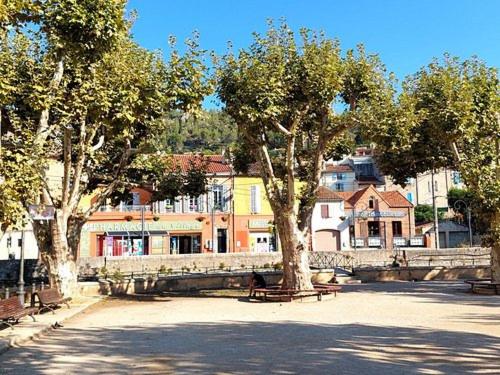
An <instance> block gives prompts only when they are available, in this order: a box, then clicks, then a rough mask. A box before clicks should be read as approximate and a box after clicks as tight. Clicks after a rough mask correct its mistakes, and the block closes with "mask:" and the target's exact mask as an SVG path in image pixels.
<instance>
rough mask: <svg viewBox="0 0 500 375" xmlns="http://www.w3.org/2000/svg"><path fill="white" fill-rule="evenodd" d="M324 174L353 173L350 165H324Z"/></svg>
mask: <svg viewBox="0 0 500 375" xmlns="http://www.w3.org/2000/svg"><path fill="white" fill-rule="evenodd" d="M325 172H337V173H339V172H340V173H342V172H344V173H346V172H353V170H352V168H351V166H350V165H347V164H337V165H335V164H327V165H325Z"/></svg>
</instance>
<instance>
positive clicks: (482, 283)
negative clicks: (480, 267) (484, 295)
mask: <svg viewBox="0 0 500 375" xmlns="http://www.w3.org/2000/svg"><path fill="white" fill-rule="evenodd" d="M464 283H466V284H469V285H470V290H471V292H472V293H474V288H484V289H494V290H495V294H498V291H499V290H500V282H494V281H493V280H492V279H477V280H465V281H464Z"/></svg>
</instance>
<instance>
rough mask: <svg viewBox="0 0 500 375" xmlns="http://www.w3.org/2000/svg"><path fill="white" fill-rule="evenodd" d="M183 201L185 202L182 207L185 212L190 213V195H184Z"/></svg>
mask: <svg viewBox="0 0 500 375" xmlns="http://www.w3.org/2000/svg"><path fill="white" fill-rule="evenodd" d="M182 202H183V204H182V209H183V211H184V213H188V212H189V196H187V195H184V196H183V197H182Z"/></svg>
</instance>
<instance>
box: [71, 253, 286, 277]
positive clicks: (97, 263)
mask: <svg viewBox="0 0 500 375" xmlns="http://www.w3.org/2000/svg"><path fill="white" fill-rule="evenodd" d="M281 260H282V257H281V253H264V254H255V253H229V254H186V255H180V254H179V255H149V256H142V257H107V258H106V259H104V257H99V258H80V259H79V260H78V267H79V269H80V273H85V272H87V271H89V272H91V270H93V269H100V268H102V267H106V269H107V270H108V272H110V273H111V272H113V271H114V270H120V271H121V272H124V273H129V272H156V271H157V270H158V269H159V268H160V267H161V266H164V268H165V269H169V268H171V269H172V270H180V269H181V268H183V267H188V268H190V269H194V268H195V266H196V268H197V269H200V270H204V269H206V268H209V269H219V268H220V266H221V264H222V263H223V265H224V268H228V267H231V268H242V266H245V267H252V266H255V267H259V266H263V265H265V264H266V263H267V264H269V265H271V264H273V263H274V264H276V263H278V262H281Z"/></svg>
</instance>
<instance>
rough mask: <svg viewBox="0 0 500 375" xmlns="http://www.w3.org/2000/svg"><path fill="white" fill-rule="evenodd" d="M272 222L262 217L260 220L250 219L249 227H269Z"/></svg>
mask: <svg viewBox="0 0 500 375" xmlns="http://www.w3.org/2000/svg"><path fill="white" fill-rule="evenodd" d="M270 225H271V224H270V223H269V220H266V219H260V220H248V228H249V229H255V228H266V229H267V228H269V226H270Z"/></svg>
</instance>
